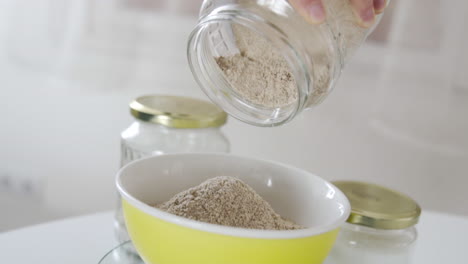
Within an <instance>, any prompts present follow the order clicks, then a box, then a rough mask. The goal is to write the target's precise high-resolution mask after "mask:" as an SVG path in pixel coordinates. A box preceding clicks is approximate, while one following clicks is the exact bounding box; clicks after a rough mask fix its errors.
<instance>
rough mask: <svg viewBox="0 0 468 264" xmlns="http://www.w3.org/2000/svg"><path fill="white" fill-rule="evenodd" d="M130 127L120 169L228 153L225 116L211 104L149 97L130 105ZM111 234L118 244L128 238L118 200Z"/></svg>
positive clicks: (124, 138)
mask: <svg viewBox="0 0 468 264" xmlns="http://www.w3.org/2000/svg"><path fill="white" fill-rule="evenodd" d="M130 113H131V114H132V116H133V117H134V118H135V119H134V121H133V123H132V124H131V125H130V126H129V127H128V128H127V129H125V130H124V131H123V132H122V134H121V166H124V165H126V164H128V163H129V162H131V161H134V160H137V159H141V158H144V157H148V156H153V155H162V154H170V153H190V152H204V153H207V152H219V153H227V152H229V148H230V144H229V141H228V139H227V138H226V136H225V135H224V134H223V133H222V131H221V129H220V128H221V127H222V126H223V125H224V124H225V123H226V120H227V114H226V113H225V112H224V111H222V110H221V109H220V108H218V107H217V106H215V105H214V104H212V103H209V102H206V101H203V100H198V99H194V98H189V97H182V96H166V95H148V96H141V97H138V98H136V99H135V100H133V101H132V102H131V103H130ZM114 230H115V233H116V236H117V239H118V240H119V242H125V241H128V240H129V239H130V238H129V236H128V234H127V230H126V228H125V223H124V219H123V214H122V211H121V204H120V197H119V199H118V206H117V212H116V214H115V221H114Z"/></svg>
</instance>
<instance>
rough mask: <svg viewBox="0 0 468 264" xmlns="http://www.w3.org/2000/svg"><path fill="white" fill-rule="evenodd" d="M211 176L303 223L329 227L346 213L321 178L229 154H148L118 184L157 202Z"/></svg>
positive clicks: (345, 202) (336, 193)
mask: <svg viewBox="0 0 468 264" xmlns="http://www.w3.org/2000/svg"><path fill="white" fill-rule="evenodd" d="M216 176H233V177H237V178H239V179H241V180H243V181H244V182H245V183H247V184H248V185H250V186H251V187H252V188H253V189H254V190H255V191H257V192H258V193H259V194H260V195H261V196H262V197H263V198H264V199H265V200H267V201H268V202H269V203H270V204H271V205H272V207H273V208H274V210H275V211H276V212H277V213H279V214H280V215H281V216H283V217H286V218H288V219H291V220H293V221H295V222H296V223H298V224H301V225H303V226H306V227H314V226H321V225H330V224H331V223H336V222H338V221H341V220H343V219H345V218H346V217H347V216H348V214H349V203H348V200H347V199H346V197H345V196H344V194H343V193H341V191H339V190H338V189H337V188H336V187H335V186H333V185H332V184H330V183H328V182H326V181H325V180H323V179H321V178H320V177H317V176H315V175H313V174H311V173H309V172H306V171H303V170H299V169H296V168H293V167H289V166H286V165H282V164H278V163H274V162H269V161H262V160H256V159H250V158H244V157H238V156H233V155H224V154H174V155H164V156H157V157H151V158H147V159H144V160H140V161H137V162H133V163H131V164H129V165H127V166H126V167H125V168H123V169H122V170H121V172H120V174H119V176H118V179H117V184H118V185H120V189H121V191H122V190H123V191H124V192H126V193H127V194H128V195H130V196H132V197H134V198H136V199H137V200H139V201H141V202H143V203H146V204H148V205H156V204H159V203H162V202H164V201H167V200H168V199H170V198H171V197H172V196H174V195H175V194H177V193H178V192H181V191H183V190H186V189H188V188H190V187H193V186H196V185H198V184H200V183H202V182H203V181H205V180H207V179H209V178H213V177H216ZM155 210H156V209H155ZM340 219H341V220H340ZM342 222H344V220H343V221H342Z"/></svg>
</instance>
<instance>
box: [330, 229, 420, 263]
mask: <svg viewBox="0 0 468 264" xmlns="http://www.w3.org/2000/svg"><path fill="white" fill-rule="evenodd" d="M416 239H417V231H416V228H414V227H409V228H406V229H399V230H381V229H374V228H369V227H365V226H360V225H353V224H348V223H346V224H344V225H343V227H342V228H341V230H340V234H339V235H338V238H337V241H336V243H335V246H334V247H333V249H332V251H331V253H330V256H329V257H328V259H327V262H326V263H327V264H375V263H379V264H395V263H398V264H409V263H411V257H412V252H413V247H414V244H415V241H416Z"/></svg>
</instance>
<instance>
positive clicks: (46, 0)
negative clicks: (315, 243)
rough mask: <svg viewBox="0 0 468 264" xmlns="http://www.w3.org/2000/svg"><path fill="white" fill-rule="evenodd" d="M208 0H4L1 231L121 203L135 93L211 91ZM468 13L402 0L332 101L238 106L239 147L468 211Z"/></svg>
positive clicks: (233, 129) (434, 2)
mask: <svg viewBox="0 0 468 264" xmlns="http://www.w3.org/2000/svg"><path fill="white" fill-rule="evenodd" d="M200 2H201V1H199V0H197V1H182V0H179V1H174V0H100V1H92V0H76V1H61V0H34V1H33V0H0V100H1V103H0V113H1V114H2V118H1V121H0V211H2V214H1V215H2V216H1V217H0V231H4V230H8V229H12V228H18V227H21V226H25V225H30V224H35V223H40V222H44V221H48V220H52V219H57V218H62V217H68V216H73V215H79V214H85V213H91V212H96V211H101V210H109V209H113V208H114V206H115V204H116V197H115V189H114V182H113V180H114V175H115V173H116V171H117V170H118V166H119V151H120V149H119V134H120V131H122V130H123V129H124V128H126V126H128V125H129V124H130V122H131V120H132V118H131V116H130V115H129V112H128V107H127V104H128V102H129V101H130V100H131V99H133V98H134V97H136V96H139V95H142V94H148V93H170V94H180V95H190V96H196V97H200V98H204V95H203V94H202V92H201V90H200V89H199V88H198V87H197V85H196V83H195V81H194V80H193V78H192V75H191V73H190V71H189V69H188V65H187V61H186V50H185V49H186V41H187V37H188V34H189V33H190V31H191V30H192V28H193V27H194V26H195V24H196V17H197V11H198V8H199V5H200ZM449 2H450V3H449ZM466 14H468V2H466V1H463V0H453V1H442V0H404V1H403V0H394V1H393V2H392V4H391V5H390V7H389V9H388V11H387V14H386V16H385V18H384V20H383V21H382V23H381V25H380V26H379V27H378V28H377V30H376V32H375V33H374V34H373V35H372V36H371V37H370V39H369V41H368V42H367V43H366V44H365V45H364V47H363V48H362V49H361V50H360V51H359V53H358V54H356V56H355V58H354V60H353V61H352V63H351V64H350V65H349V66H348V67H347V68H346V69H345V72H344V74H343V76H342V78H341V80H340V81H339V84H338V86H337V87H336V89H335V91H334V92H333V93H332V94H331V96H330V97H329V98H328V99H327V100H325V102H324V103H323V104H322V105H321V106H319V107H317V108H315V109H312V110H310V111H308V112H306V113H304V114H303V115H302V116H300V117H299V118H297V119H296V120H295V121H293V122H292V123H290V124H288V125H286V126H284V127H279V128H256V127H251V126H248V125H246V124H243V123H240V122H238V121H236V120H233V119H231V120H230V121H229V123H228V125H227V126H226V127H225V128H224V131H225V133H226V134H227V135H228V137H229V139H230V141H231V143H232V152H234V153H236V154H242V155H248V156H255V157H260V158H266V159H272V160H277V161H281V162H284V163H290V164H292V165H295V166H298V167H302V168H304V169H307V170H309V171H312V172H314V173H316V174H318V175H320V176H322V177H324V178H326V179H328V180H335V179H355V180H364V181H370V182H375V183H380V184H384V185H386V186H389V187H392V188H395V189H397V190H400V191H402V192H405V193H407V194H409V195H410V196H412V197H413V198H415V199H416V200H417V201H419V202H420V204H421V205H422V207H423V209H425V210H436V211H442V212H447V213H454V214H464V215H468V206H467V205H466V202H465V201H467V200H468V191H467V190H468V51H467V47H468V34H467V28H468V19H467V18H466ZM109 224H112V223H109Z"/></svg>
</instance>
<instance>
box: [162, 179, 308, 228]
mask: <svg viewBox="0 0 468 264" xmlns="http://www.w3.org/2000/svg"><path fill="white" fill-rule="evenodd" d="M157 208H159V209H161V210H164V211H166V212H168V213H171V214H175V215H178V216H182V217H186V218H189V219H193V220H197V221H202V222H207V223H211V224H218V225H225V226H233V227H242V228H251V229H269V230H292V229H301V228H303V227H301V226H299V225H297V224H295V223H293V222H291V221H288V220H285V219H283V218H282V217H281V216H280V215H278V214H277V213H275V212H274V211H273V208H272V207H271V206H270V204H269V203H268V202H267V201H265V200H264V199H263V198H262V197H261V196H260V195H258V194H257V193H256V192H255V191H254V190H253V189H252V188H251V187H250V186H248V185H247V184H245V183H244V182H242V181H241V180H239V179H237V178H234V177H228V176H219V177H215V178H212V179H209V180H207V181H205V182H203V183H202V184H200V185H198V186H196V187H193V188H190V189H188V190H185V191H183V192H181V193H179V194H176V195H175V196H174V197H172V198H171V199H170V200H169V201H167V202H165V203H163V204H160V205H158V206H157Z"/></svg>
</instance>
